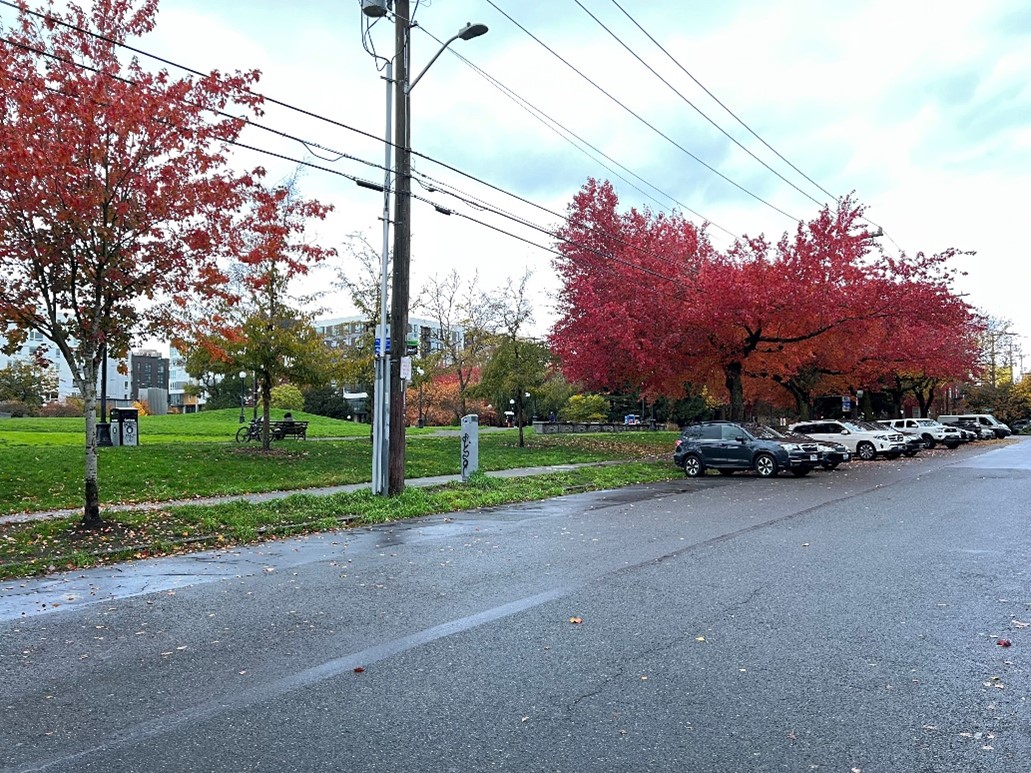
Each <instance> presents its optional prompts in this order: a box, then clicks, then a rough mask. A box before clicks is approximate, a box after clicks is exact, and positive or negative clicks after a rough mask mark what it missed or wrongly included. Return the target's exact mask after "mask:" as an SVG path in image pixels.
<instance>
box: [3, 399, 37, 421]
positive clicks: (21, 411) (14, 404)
mask: <svg viewBox="0 0 1031 773" xmlns="http://www.w3.org/2000/svg"><path fill="white" fill-rule="evenodd" d="M0 413H9V414H11V418H12V419H20V418H22V417H23V416H28V415H29V414H30V411H29V406H28V405H26V404H25V403H23V402H21V401H20V400H7V401H5V402H2V403H0Z"/></svg>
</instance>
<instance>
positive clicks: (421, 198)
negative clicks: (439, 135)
mask: <svg viewBox="0 0 1031 773" xmlns="http://www.w3.org/2000/svg"><path fill="white" fill-rule="evenodd" d="M0 42H4V43H7V44H9V45H13V46H16V47H19V48H22V49H25V50H28V51H31V52H34V53H37V54H40V55H42V56H47V57H49V58H53V59H56V60H58V61H62V62H65V63H67V64H71V65H73V66H75V67H79V68H82V69H85V70H87V71H90V72H93V73H95V74H97V75H104V76H105V77H110V78H112V79H114V80H118V81H120V82H123V83H125V84H127V85H132V86H137V87H139V86H140V85H141V84H139V83H138V82H136V81H133V80H132V79H130V78H125V77H123V76H120V75H115V74H113V73H109V72H104V71H102V70H99V69H98V68H95V67H91V66H89V65H87V64H84V63H82V62H75V61H72V60H67V59H62V58H61V57H59V56H56V55H54V54H51V53H49V52H46V51H41V50H40V49H36V48H34V47H32V46H28V45H25V44H23V43H19V42H17V41H12V40H9V39H7V38H3V37H0ZM45 88H46V89H47V90H48V91H51V92H52V93H56V94H59V95H61V96H64V97H66V98H70V99H79V98H80V97H78V96H77V95H71V94H65V93H64V92H60V91H57V90H55V89H53V88H51V87H45ZM204 109H206V110H211V108H204ZM213 112H216V113H222V111H217V110H216V111H213ZM222 114H223V115H228V114H225V113H222ZM229 117H231V118H235V117H234V116H229ZM166 123H167V122H166ZM168 125H169V126H171V128H173V129H176V128H179V127H176V126H175V125H173V124H170V123H169V124H168ZM263 128H264V127H263ZM272 131H274V132H275V133H277V134H280V135H282V136H284V137H288V138H292V137H290V135H288V134H286V133H283V132H278V131H276V130H272ZM219 139H220V140H221V141H222V142H225V143H227V144H228V145H232V146H234V147H238V148H241V149H244V150H249V151H251V152H254V153H259V154H262V155H266V156H269V157H273V158H277V159H279V160H283V161H289V162H291V163H293V164H295V165H298V166H304V167H308V168H311V169H315V170H318V171H322V172H326V173H328V174H331V175H335V176H338V177H343V178H345V179H348V180H351V181H352V182H355V183H356V184H358V185H359V186H362V187H366V188H371V189H375V190H382V189H383V186H382V185H380V184H378V183H375V182H373V181H370V180H366V179H364V178H360V177H357V176H355V175H351V174H348V173H346V172H342V171H340V170H338V169H331V168H329V167H325V166H321V165H318V164H314V163H311V162H310V161H306V160H304V159H298V158H293V157H290V156H287V155H285V154H282V153H277V152H275V151H271V150H268V149H266V148H260V147H257V146H255V145H251V144H249V143H245V142H241V141H239V140H232V139H228V138H225V137H221V138H219ZM292 139H297V138H292ZM302 144H304V143H303V142H302ZM323 160H325V159H323ZM357 160H361V159H357ZM363 163H366V164H367V165H369V166H374V167H378V168H379V169H381V170H382V169H384V167H383V166H381V165H379V164H375V163H374V162H367V161H366V162H363ZM456 190H457V189H456ZM409 195H410V196H411V198H413V199H415V200H417V201H420V202H423V203H426V204H429V205H430V206H432V207H433V208H434V209H435V210H436V211H437V212H440V213H442V214H444V215H456V216H458V217H462V218H464V219H467V220H469V221H471V222H474V223H476V224H478V225H481V226H483V227H486V228H489V229H491V230H494V231H496V232H498V233H501V234H503V235H506V236H510V237H512V238H514V239H517V240H519V241H522V242H525V243H526V244H530V245H532V246H535V247H537V248H539V249H541V250H544V251H545V252H550V253H552V254H555V255H562V254H563V253H561V252H559V251H557V250H555V249H553V248H550V247H546V246H543V245H541V244H539V243H537V242H534V241H532V240H530V239H527V238H525V237H522V236H519V235H517V234H513V233H512V232H510V231H506V230H504V229H501V228H498V227H496V226H492V225H490V224H489V223H486V222H485V221H483V220H480V219H478V218H475V217H472V216H470V215H467V214H465V213H463V212H460V211H457V210H451V209H448V208H446V207H442V206H441V205H439V204H437V203H436V202H434V201H432V200H431V199H428V198H426V197H424V196H420V195H418V194H415V193H410V194H409ZM451 195H453V196H456V198H459V200H461V201H463V202H464V203H467V204H468V203H469V201H468V200H467V199H465V198H464V197H463V196H460V195H457V194H451ZM481 209H483V210H485V211H489V212H490V213H491V214H494V215H498V216H500V217H502V218H507V219H509V220H512V221H513V222H516V223H518V224H520V225H523V226H524V227H528V228H531V229H532V230H536V231H538V232H540V233H542V234H545V235H547V236H549V237H550V238H552V239H554V240H556V241H559V242H563V243H565V244H569V245H570V246H573V247H577V248H579V249H583V250H586V251H588V252H591V253H593V254H596V255H598V256H599V257H602V258H604V259H607V260H610V261H612V262H615V263H619V264H622V265H624V266H625V267H627V268H630V269H633V270H636V271H641V272H643V273H646V274H649V275H652V276H656V277H660V278H663V279H667V280H669V281H671V282H677V281H678V280H677V279H676V278H675V277H672V276H668V275H665V274H662V273H661V272H657V271H655V270H654V269H651V268H648V267H646V266H642V265H640V264H637V263H633V262H630V261H626V260H623V259H621V258H619V257H617V256H616V255H614V254H612V253H607V252H603V251H601V250H598V249H597V248H594V247H591V246H590V245H587V244H583V243H582V242H577V241H575V240H572V239H569V238H567V237H563V236H561V235H559V234H558V233H556V232H555V231H553V230H551V229H548V228H546V227H545V226H541V225H539V224H536V223H533V222H531V221H529V220H527V219H525V218H521V217H519V216H516V215H513V214H511V213H508V212H505V211H504V210H500V209H498V208H496V207H493V206H488V207H481ZM616 240H617V241H621V240H619V239H618V237H616ZM623 243H624V244H626V245H627V246H629V247H631V248H632V249H635V250H637V251H639V252H642V253H645V252H648V251H645V250H642V249H641V248H639V247H637V246H636V245H632V244H629V243H627V242H623ZM649 254H651V255H652V256H653V257H656V258H658V259H659V260H663V261H664V262H667V263H668V261H665V259H664V258H663V257H662V256H659V255H657V254H655V253H649ZM670 267H671V268H675V266H674V265H673V264H670Z"/></svg>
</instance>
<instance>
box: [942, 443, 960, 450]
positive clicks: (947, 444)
mask: <svg viewBox="0 0 1031 773" xmlns="http://www.w3.org/2000/svg"><path fill="white" fill-rule="evenodd" d="M945 447H946V448H953V449H955V448H959V443H946V444H945Z"/></svg>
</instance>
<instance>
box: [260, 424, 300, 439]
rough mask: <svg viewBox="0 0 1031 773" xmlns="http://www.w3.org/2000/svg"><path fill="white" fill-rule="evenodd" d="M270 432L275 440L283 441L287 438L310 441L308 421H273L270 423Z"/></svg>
mask: <svg viewBox="0 0 1031 773" xmlns="http://www.w3.org/2000/svg"><path fill="white" fill-rule="evenodd" d="M269 431H270V433H271V434H272V439H273V440H282V439H283V438H287V437H295V438H300V439H301V440H307V439H308V422H306V421H272V422H269Z"/></svg>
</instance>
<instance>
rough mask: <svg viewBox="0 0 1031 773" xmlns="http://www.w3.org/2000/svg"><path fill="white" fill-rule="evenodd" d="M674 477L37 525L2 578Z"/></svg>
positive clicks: (300, 499)
mask: <svg viewBox="0 0 1031 773" xmlns="http://www.w3.org/2000/svg"><path fill="white" fill-rule="evenodd" d="M677 475H678V471H677V470H676V468H674V467H673V465H672V464H669V463H668V461H661V462H660V461H650V462H649V461H642V462H626V463H621V464H615V465H612V466H605V467H584V468H578V469H575V470H570V471H567V472H560V473H547V474H543V475H536V476H530V477H524V478H510V479H498V478H489V477H487V476H485V475H483V474H482V473H477V474H476V475H474V476H473V478H472V479H471V480H470V481H469V482H468V483H449V484H447V485H444V486H436V487H432V488H416V487H412V486H409V487H407V488H406V489H405V490H404V493H402V494H401V495H400V496H398V497H389V498H388V497H376V496H373V495H372V494H371V493H370V492H369V491H368V490H363V491H359V492H353V493H344V494H334V495H332V496H311V495H307V494H297V495H295V496H291V497H288V498H286V499H282V500H278V501H274V502H265V503H261V504H251V503H248V502H232V503H227V504H220V505H213V506H199V505H191V506H176V507H168V508H166V509H162V510H157V511H135V512H118V513H110V514H108V515H106V516H105V518H104V521H105V523H104V526H103V527H102V528H101V529H98V530H83V529H81V528H80V527H79V521H80V519H79V518H78V516H76V517H71V518H61V519H52V520H43V521H31V522H28V523H19V524H12V525H9V526H8V527H6V528H5V530H4V532H3V539H0V579H10V578H15V577H27V576H32V575H36V574H45V573H52V572H54V571H59V570H71V569H83V568H87V567H90V566H97V565H100V564H106V563H111V562H114V561H125V560H130V559H138V558H150V557H156V556H164V555H172V554H181V553H188V552H196V551H200V550H207V549H226V548H230V547H233V546H236V545H240V544H247V543H253V542H257V541H261V540H268V539H272V538H276V537H284V536H291V535H297V534H308V533H315V532H320V531H329V530H336V529H340V528H346V527H353V526H358V525H364V524H374V523H382V522H386V521H396V520H400V519H403V518H411V517H417V516H423V515H430V514H434V513H450V512H457V511H460V510H471V509H476V508H485V507H496V506H500V505H504V504H510V503H515V502H529V501H536V500H541V499H547V498H550V497H555V496H562V495H565V494H570V493H578V492H583V491H592V490H601V489H612V488H619V487H621V486H628V485H632V484H638V483H648V482H654V481H663V480H669V479H671V478H673V477H676V476H677Z"/></svg>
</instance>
